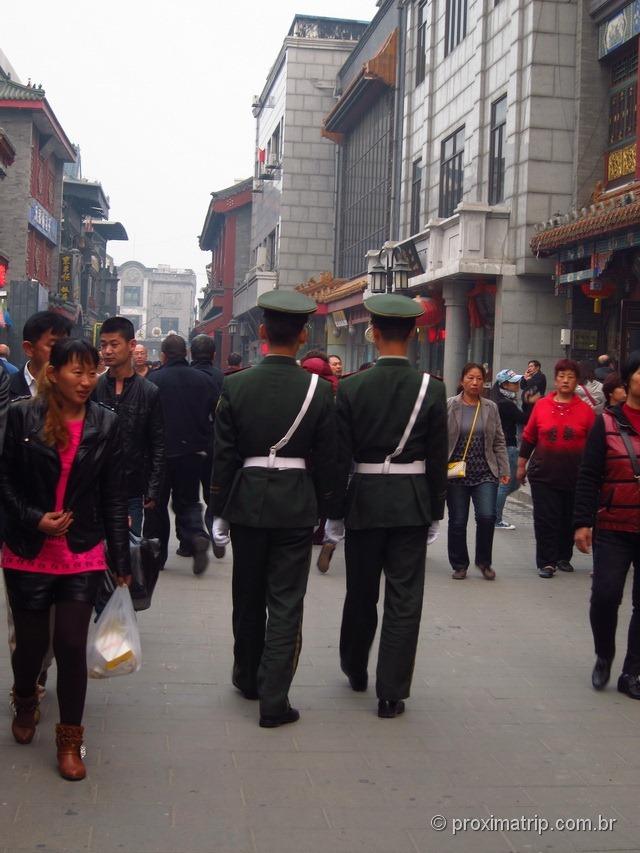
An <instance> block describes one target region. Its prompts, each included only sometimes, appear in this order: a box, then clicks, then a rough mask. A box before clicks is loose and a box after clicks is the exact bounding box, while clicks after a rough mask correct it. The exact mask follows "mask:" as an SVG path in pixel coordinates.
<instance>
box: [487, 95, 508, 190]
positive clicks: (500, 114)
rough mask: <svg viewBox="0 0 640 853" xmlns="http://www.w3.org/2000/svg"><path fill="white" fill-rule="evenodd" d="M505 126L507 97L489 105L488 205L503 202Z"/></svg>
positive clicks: (504, 96)
mask: <svg viewBox="0 0 640 853" xmlns="http://www.w3.org/2000/svg"><path fill="white" fill-rule="evenodd" d="M506 126H507V96H506V95H503V97H502V98H499V99H498V100H497V101H496V102H495V103H493V104H492V105H491V140H490V144H489V204H500V202H501V201H504V135H505V130H506Z"/></svg>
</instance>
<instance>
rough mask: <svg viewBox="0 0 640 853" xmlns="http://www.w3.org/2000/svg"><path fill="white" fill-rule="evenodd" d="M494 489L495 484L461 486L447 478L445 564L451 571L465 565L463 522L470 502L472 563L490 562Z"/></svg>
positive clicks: (466, 555)
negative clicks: (473, 518) (473, 528)
mask: <svg viewBox="0 0 640 853" xmlns="http://www.w3.org/2000/svg"><path fill="white" fill-rule="evenodd" d="M497 491H498V485H497V483H478V485H476V486H465V485H464V483H457V482H456V481H455V480H449V482H448V483H447V510H448V512H449V527H448V530H447V549H448V552H449V563H450V564H451V567H452V568H453V569H454V570H459V569H468V568H469V551H468V549H467V522H468V520H469V504H470V502H471V501H473V509H474V512H475V516H476V551H475V563H476V566H490V565H491V557H492V552H493V534H494V532H495V526H496V494H497Z"/></svg>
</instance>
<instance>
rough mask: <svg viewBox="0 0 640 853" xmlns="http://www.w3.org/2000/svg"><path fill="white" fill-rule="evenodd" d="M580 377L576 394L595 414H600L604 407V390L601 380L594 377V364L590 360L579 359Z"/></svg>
mask: <svg viewBox="0 0 640 853" xmlns="http://www.w3.org/2000/svg"><path fill="white" fill-rule="evenodd" d="M578 366H579V367H580V377H579V379H578V385H577V387H576V395H577V396H578V397H580V399H581V400H583V401H584V402H585V403H586V404H587V405H588V406H591V408H592V409H593V411H594V412H595V413H596V415H600V414H602V412H603V410H604V407H605V399H604V391H603V390H602V382H599V381H598V380H597V379H596V373H595V370H596V366H595V364H594V363H593V362H592V361H581V362H580V363H579V365H578Z"/></svg>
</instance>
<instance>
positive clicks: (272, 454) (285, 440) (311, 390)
mask: <svg viewBox="0 0 640 853" xmlns="http://www.w3.org/2000/svg"><path fill="white" fill-rule="evenodd" d="M318 379H319V376H318V374H317V373H312V374H311V381H310V382H309V387H308V389H307V396H306V397H305V398H304V402H303V403H302V407H301V409H300V411H299V412H298V414H297V415H296V419H295V421H294V422H293V423H292V424H291V426H290V427H289V429H288V430H287V434H286V435H283V436H282V438H281V439H280V441H278V442H277V443H276V444H274V445H273V447H271V448H270V450H269V464H268V465H267V467H268V468H273V466H274V465H275V462H276V453H277V452H278V451H279V450H282V448H283V447H284V446H285V445H287V444H289V442H290V441H291V437H292V436H293V434H294V433H295V431H296V430H297V429H298V427H299V426H300V424H301V423H302V419H303V418H304V416H305V415H306V414H307V412H308V411H309V406H310V405H311V401H312V400H313V395H314V394H315V391H316V387H317V385H318Z"/></svg>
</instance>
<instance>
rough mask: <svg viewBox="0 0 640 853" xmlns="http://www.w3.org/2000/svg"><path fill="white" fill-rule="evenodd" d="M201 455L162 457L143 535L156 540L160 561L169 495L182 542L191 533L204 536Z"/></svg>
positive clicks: (167, 532)
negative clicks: (154, 500) (162, 466)
mask: <svg viewBox="0 0 640 853" xmlns="http://www.w3.org/2000/svg"><path fill="white" fill-rule="evenodd" d="M201 469H202V456H201V455H199V454H198V453H190V454H188V455H186V456H171V457H168V458H167V460H166V467H165V474H164V478H163V481H162V487H161V489H160V495H159V497H158V501H157V503H156V506H155V509H153V510H151V511H149V512H147V513H145V523H144V535H145V536H146V537H148V538H157V539H159V540H160V557H161V563H160V565H164V564H165V563H166V561H167V554H168V549H169V536H170V534H171V522H170V520H169V499H170V498H171V505H172V507H173V511H174V513H175V516H176V535H177V537H178V539H179V540H180V542H181V543H184V545H185V546H189V547H190V546H191V544H192V542H193V539H194V537H196V536H205V537H206V536H207V534H206V533H205V530H204V527H203V525H202V506H201V504H200V473H201Z"/></svg>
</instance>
